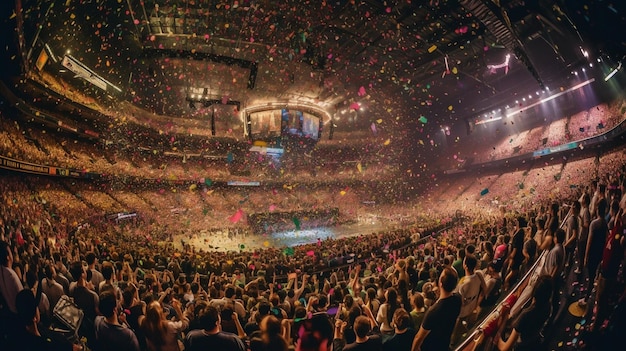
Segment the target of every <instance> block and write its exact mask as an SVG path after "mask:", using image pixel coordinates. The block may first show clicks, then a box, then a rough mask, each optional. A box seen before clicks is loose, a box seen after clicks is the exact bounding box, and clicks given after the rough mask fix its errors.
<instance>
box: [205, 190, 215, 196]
mask: <svg viewBox="0 0 626 351" xmlns="http://www.w3.org/2000/svg"><path fill="white" fill-rule="evenodd" d="M214 191H215V190H208V191H207V192H206V194H207V195H211V194H213V192H214Z"/></svg>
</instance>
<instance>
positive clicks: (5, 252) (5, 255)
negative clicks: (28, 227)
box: [0, 241, 24, 315]
mask: <svg viewBox="0 0 626 351" xmlns="http://www.w3.org/2000/svg"><path fill="white" fill-rule="evenodd" d="M12 266H13V253H12V252H11V247H10V246H9V244H8V243H7V242H5V241H0V295H2V298H3V300H4V304H5V306H3V307H4V308H7V309H8V311H9V312H10V313H12V314H13V315H15V314H17V307H15V297H16V296H17V293H19V292H20V291H22V289H23V288H24V287H23V286H22V281H20V278H19V276H18V275H17V273H15V271H14V270H13V268H11V267H12Z"/></svg>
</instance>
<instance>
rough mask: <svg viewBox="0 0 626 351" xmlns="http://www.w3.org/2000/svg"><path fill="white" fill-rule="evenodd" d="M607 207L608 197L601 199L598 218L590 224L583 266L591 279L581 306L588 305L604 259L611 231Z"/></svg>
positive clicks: (580, 302) (597, 207) (597, 210)
mask: <svg viewBox="0 0 626 351" xmlns="http://www.w3.org/2000/svg"><path fill="white" fill-rule="evenodd" d="M606 207H607V203H606V199H600V201H599V202H598V204H597V206H596V213H595V214H596V218H595V219H594V220H593V221H592V222H591V224H590V225H589V237H588V238H587V246H586V249H585V261H584V263H583V267H586V268H587V273H588V274H589V281H588V284H587V291H586V293H585V297H583V298H581V299H580V300H579V301H578V303H579V304H580V305H581V306H586V305H587V298H588V297H589V296H590V294H591V293H592V291H593V284H594V282H595V279H596V272H597V270H598V266H599V265H600V261H602V251H603V249H604V244H605V242H606V236H607V234H608V232H609V227H608V224H607V223H606V219H605V217H604V216H605V214H606Z"/></svg>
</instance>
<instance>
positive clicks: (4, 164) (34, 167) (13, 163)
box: [0, 156, 100, 179]
mask: <svg viewBox="0 0 626 351" xmlns="http://www.w3.org/2000/svg"><path fill="white" fill-rule="evenodd" d="M0 168H4V169H9V170H12V171H17V172H25V173H32V174H39V175H46V176H50V175H51V176H57V177H71V178H88V179H94V178H99V177H100V175H99V174H97V173H91V172H82V171H79V170H76V169H68V168H57V167H53V166H43V165H38V164H36V163H30V162H24V161H19V160H16V159H12V158H9V157H6V156H0Z"/></svg>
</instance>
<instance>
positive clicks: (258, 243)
mask: <svg viewBox="0 0 626 351" xmlns="http://www.w3.org/2000/svg"><path fill="white" fill-rule="evenodd" d="M383 229H388V228H387V227H386V226H384V225H383V224H372V223H357V224H350V225H338V226H333V227H319V228H312V229H301V230H290V231H283V232H276V233H272V234H262V235H251V234H248V235H241V234H232V233H231V234H230V235H229V232H228V230H223V231H221V232H209V231H208V230H204V231H202V230H201V231H200V232H199V233H198V234H195V235H193V236H191V238H190V237H189V236H187V235H176V236H174V243H175V245H176V246H178V247H179V248H180V247H181V246H182V242H183V241H184V242H185V243H186V244H190V245H193V246H194V247H195V248H196V249H197V250H205V251H207V250H213V251H239V250H240V249H241V245H244V248H243V250H255V249H261V248H265V247H290V246H297V245H302V244H310V243H315V242H317V240H318V239H320V240H325V239H328V238H343V237H350V236H355V235H359V234H370V233H373V232H378V231H381V230H383ZM181 240H182V241H181Z"/></svg>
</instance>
